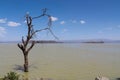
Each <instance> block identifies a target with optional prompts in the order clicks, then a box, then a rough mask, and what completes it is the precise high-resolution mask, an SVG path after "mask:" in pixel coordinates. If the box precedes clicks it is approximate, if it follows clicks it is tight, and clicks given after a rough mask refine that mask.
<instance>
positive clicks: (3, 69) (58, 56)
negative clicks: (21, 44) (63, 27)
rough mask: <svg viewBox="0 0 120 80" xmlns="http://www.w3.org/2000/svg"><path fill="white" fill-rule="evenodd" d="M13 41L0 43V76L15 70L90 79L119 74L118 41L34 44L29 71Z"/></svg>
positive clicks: (33, 74) (39, 75) (71, 79)
mask: <svg viewBox="0 0 120 80" xmlns="http://www.w3.org/2000/svg"><path fill="white" fill-rule="evenodd" d="M22 65H23V55H22V52H21V50H20V49H19V48H18V47H17V45H16V44H0V76H3V75H5V74H6V73H7V72H9V71H16V72H18V73H19V74H22V75H25V76H28V77H29V78H49V79H53V80H94V79H95V77H96V76H106V77H109V78H110V79H111V80H115V79H116V78H119V77H120V44H116V43H115V44H113V43H106V44H85V43H84V44H37V45H35V47H34V48H33V49H32V50H31V52H30V53H29V65H30V67H29V73H28V74H24V72H23V71H22Z"/></svg>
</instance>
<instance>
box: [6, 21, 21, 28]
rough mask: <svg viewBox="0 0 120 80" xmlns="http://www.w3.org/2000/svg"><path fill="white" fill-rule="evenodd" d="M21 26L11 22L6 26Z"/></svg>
mask: <svg viewBox="0 0 120 80" xmlns="http://www.w3.org/2000/svg"><path fill="white" fill-rule="evenodd" d="M20 25H21V24H20V23H17V22H13V21H9V22H8V26H11V27H17V26H20Z"/></svg>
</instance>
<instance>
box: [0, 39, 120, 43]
mask: <svg viewBox="0 0 120 80" xmlns="http://www.w3.org/2000/svg"><path fill="white" fill-rule="evenodd" d="M32 41H33V40H32ZM32 41H30V42H32ZM20 42H21V41H0V43H20ZM35 42H36V43H94V44H95V43H100V44H103V43H120V40H63V41H62V40H61V41H56V40H39V41H38V40H36V41H35Z"/></svg>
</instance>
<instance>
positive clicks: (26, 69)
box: [24, 55, 29, 72]
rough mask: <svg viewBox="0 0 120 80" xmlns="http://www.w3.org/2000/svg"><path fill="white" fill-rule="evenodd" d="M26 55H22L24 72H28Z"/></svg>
mask: <svg viewBox="0 0 120 80" xmlns="http://www.w3.org/2000/svg"><path fill="white" fill-rule="evenodd" d="M28 65H29V63H28V55H24V72H28Z"/></svg>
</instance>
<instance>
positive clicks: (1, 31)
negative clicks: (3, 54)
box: [0, 26, 6, 37]
mask: <svg viewBox="0 0 120 80" xmlns="http://www.w3.org/2000/svg"><path fill="white" fill-rule="evenodd" d="M5 33H6V30H5V28H4V27H1V26H0V37H4V34H5Z"/></svg>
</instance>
